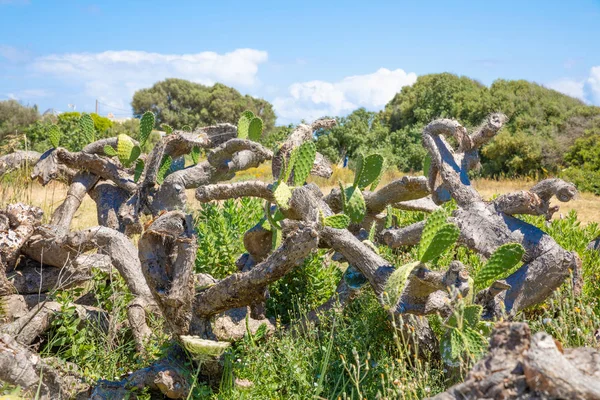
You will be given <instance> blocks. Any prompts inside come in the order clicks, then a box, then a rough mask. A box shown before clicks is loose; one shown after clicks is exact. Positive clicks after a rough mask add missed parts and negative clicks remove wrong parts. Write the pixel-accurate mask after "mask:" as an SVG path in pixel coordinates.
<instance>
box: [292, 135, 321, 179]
mask: <svg viewBox="0 0 600 400" xmlns="http://www.w3.org/2000/svg"><path fill="white" fill-rule="evenodd" d="M316 156H317V147H316V146H315V144H314V142H304V143H302V145H301V146H299V147H297V148H296V149H294V154H293V155H292V158H293V159H294V185H296V186H301V185H304V182H306V178H308V176H309V175H310V171H312V168H313V164H314V162H315V157H316Z"/></svg>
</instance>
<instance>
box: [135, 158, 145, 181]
mask: <svg viewBox="0 0 600 400" xmlns="http://www.w3.org/2000/svg"><path fill="white" fill-rule="evenodd" d="M143 172H144V161H142V160H137V162H136V163H135V173H134V175H133V181H134V182H137V181H139V180H140V177H141V176H142V173H143Z"/></svg>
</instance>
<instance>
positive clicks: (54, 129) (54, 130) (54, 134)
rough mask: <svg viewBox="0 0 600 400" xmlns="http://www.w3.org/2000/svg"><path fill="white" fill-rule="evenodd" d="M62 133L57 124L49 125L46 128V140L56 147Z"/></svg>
mask: <svg viewBox="0 0 600 400" xmlns="http://www.w3.org/2000/svg"><path fill="white" fill-rule="evenodd" d="M61 136H62V134H61V133H60V129H59V127H58V126H57V125H54V124H52V125H50V127H49V128H48V140H50V144H51V145H52V147H54V148H57V147H58V145H59V144H60V137H61Z"/></svg>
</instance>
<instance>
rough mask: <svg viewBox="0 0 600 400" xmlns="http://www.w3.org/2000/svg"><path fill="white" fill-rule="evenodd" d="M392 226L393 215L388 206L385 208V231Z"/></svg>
mask: <svg viewBox="0 0 600 400" xmlns="http://www.w3.org/2000/svg"><path fill="white" fill-rule="evenodd" d="M393 224H394V214H393V211H392V206H390V205H388V206H387V207H386V208H385V229H389V228H391V227H392V225H393Z"/></svg>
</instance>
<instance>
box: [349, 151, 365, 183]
mask: <svg viewBox="0 0 600 400" xmlns="http://www.w3.org/2000/svg"><path fill="white" fill-rule="evenodd" d="M364 161H365V159H364V157H363V155H362V154H360V153H359V154H358V155H357V156H356V160H354V182H353V183H352V186H354V187H358V183H359V182H360V176H361V175H362V172H363V162H364Z"/></svg>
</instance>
